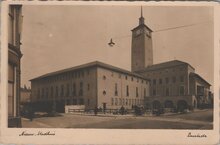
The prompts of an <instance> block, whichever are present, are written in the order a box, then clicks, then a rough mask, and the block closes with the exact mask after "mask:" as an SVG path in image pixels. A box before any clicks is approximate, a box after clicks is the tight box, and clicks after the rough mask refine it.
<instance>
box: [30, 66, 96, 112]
mask: <svg viewBox="0 0 220 145" xmlns="http://www.w3.org/2000/svg"><path fill="white" fill-rule="evenodd" d="M74 86H75V87H74ZM31 87H32V96H31V99H32V102H39V101H51V102H52V101H53V99H55V100H56V101H58V102H59V101H63V102H64V104H66V105H85V106H86V109H89V108H91V107H92V106H94V105H95V104H96V68H85V69H80V70H76V71H72V72H67V73H63V74H59V75H55V76H51V77H49V78H44V79H39V80H33V81H32V82H31ZM52 88H53V89H52ZM68 88H69V89H68ZM74 88H75V89H74ZM93 109H94V108H93Z"/></svg>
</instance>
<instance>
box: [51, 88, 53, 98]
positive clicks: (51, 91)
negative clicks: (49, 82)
mask: <svg viewBox="0 0 220 145" xmlns="http://www.w3.org/2000/svg"><path fill="white" fill-rule="evenodd" d="M50 96H51V97H53V87H51V88H50Z"/></svg>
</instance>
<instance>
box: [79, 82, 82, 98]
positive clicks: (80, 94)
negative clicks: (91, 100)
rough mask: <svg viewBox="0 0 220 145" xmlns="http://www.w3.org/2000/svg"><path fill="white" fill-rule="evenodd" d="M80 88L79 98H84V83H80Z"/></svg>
mask: <svg viewBox="0 0 220 145" xmlns="http://www.w3.org/2000/svg"><path fill="white" fill-rule="evenodd" d="M79 87H80V88H79V96H83V82H80V84H79Z"/></svg>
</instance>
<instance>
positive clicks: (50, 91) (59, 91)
mask: <svg viewBox="0 0 220 145" xmlns="http://www.w3.org/2000/svg"><path fill="white" fill-rule="evenodd" d="M64 90H65V91H64ZM87 90H88V91H89V90H90V84H87ZM83 94H84V91H83V82H80V83H79V90H78V95H79V96H83ZM49 96H50V97H58V96H66V97H69V96H77V90H76V84H75V83H73V84H72V86H70V85H69V84H66V87H65V88H64V85H61V86H60V87H58V86H55V87H53V86H51V87H47V88H41V89H40V88H39V89H38V92H37V97H38V98H40V97H42V98H44V97H45V98H48V97H49Z"/></svg>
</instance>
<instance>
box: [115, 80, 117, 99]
mask: <svg viewBox="0 0 220 145" xmlns="http://www.w3.org/2000/svg"><path fill="white" fill-rule="evenodd" d="M115 96H118V85H117V83H115Z"/></svg>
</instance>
